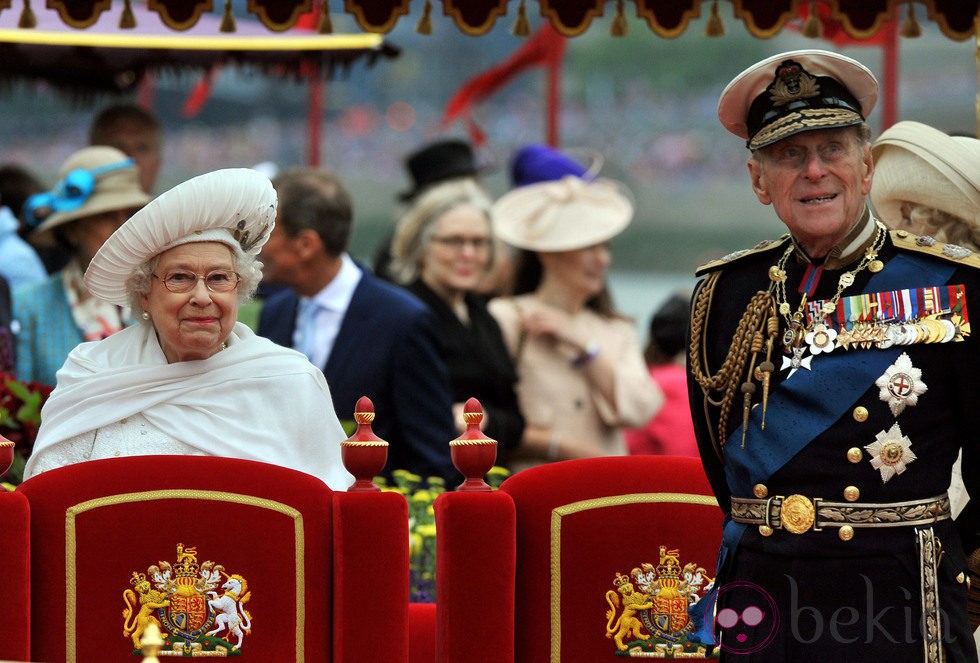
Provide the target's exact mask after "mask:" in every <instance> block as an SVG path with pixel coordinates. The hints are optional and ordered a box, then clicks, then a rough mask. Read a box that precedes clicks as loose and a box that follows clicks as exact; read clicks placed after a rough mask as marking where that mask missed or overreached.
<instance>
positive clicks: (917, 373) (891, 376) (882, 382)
mask: <svg viewBox="0 0 980 663" xmlns="http://www.w3.org/2000/svg"><path fill="white" fill-rule="evenodd" d="M875 386H876V387H878V388H879V389H880V390H881V391H879V392H878V397H879V398H880V399H881V400H883V401H884V402H886V403H888V408H889V409H890V410H891V411H892V415H894V416H896V417H897V416H898V415H899V414H901V413H902V412H903V411H904V410H905V408H906V406H910V405H916V404H917V403H918V402H919V396H921V395H922V394H924V393H926V390H927V389H928V387H927V386H926V383H925V382H923V381H922V370H921V369H918V368H915V367H914V366H912V360H911V359H910V358H909V356H908V355H907V354H906V353H904V352H903V353H902V354H901V356H899V358H898V359H896V360H895V363H894V364H892V365H891V366H889V367H888V368H887V369H885V374H884V375H882V376H881V377H880V378H878V379H877V380H875Z"/></svg>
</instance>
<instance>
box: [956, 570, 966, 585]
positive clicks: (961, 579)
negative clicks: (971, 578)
mask: <svg viewBox="0 0 980 663" xmlns="http://www.w3.org/2000/svg"><path fill="white" fill-rule="evenodd" d="M956 582H958V583H960V584H961V585H962V584H963V583H964V582H966V574H965V573H963V572H962V571H960V572H959V574H957V576H956Z"/></svg>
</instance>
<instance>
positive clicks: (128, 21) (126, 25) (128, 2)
mask: <svg viewBox="0 0 980 663" xmlns="http://www.w3.org/2000/svg"><path fill="white" fill-rule="evenodd" d="M135 27H136V16H135V15H134V14H133V2H132V0H125V1H124V2H123V13H122V16H120V17H119V29H120V30H132V29H133V28H135Z"/></svg>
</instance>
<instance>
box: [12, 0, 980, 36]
mask: <svg viewBox="0 0 980 663" xmlns="http://www.w3.org/2000/svg"><path fill="white" fill-rule="evenodd" d="M34 1H35V2H37V0H34ZM422 1H423V0H415V2H416V3H418V2H422ZM123 2H125V3H126V4H127V5H128V4H130V3H131V2H132V3H133V4H136V3H139V4H143V3H142V2H140V1H139V0H115V2H113V0H45V3H46V6H47V7H48V8H51V9H56V10H57V11H58V14H59V16H60V17H61V20H62V21H64V22H65V24H66V25H69V26H71V27H74V28H87V27H89V26H91V25H93V24H95V22H96V21H98V19H99V16H100V15H101V14H102V13H103V12H105V11H107V10H109V9H110V8H111V6H112V5H113V4H116V5H119V4H123ZM411 2H412V0H248V3H247V8H248V11H249V12H250V13H251V14H253V15H254V16H255V17H256V18H257V19H258V20H259V21H261V22H262V23H263V24H264V25H265V26H266V27H267V28H268V29H269V30H272V31H276V32H281V31H284V30H288V29H290V28H292V27H293V26H295V25H296V22H297V21H298V20H299V19H300V16H302V15H304V14H308V13H309V12H311V11H322V10H326V11H327V13H328V14H329V12H340V11H343V12H346V13H347V14H350V15H351V16H352V17H353V18H354V19H355V21H356V22H357V24H358V25H359V26H360V27H361V29H363V30H365V31H366V32H378V33H386V32H389V31H390V30H392V28H394V27H395V25H396V24H397V23H398V21H399V20H400V19H402V18H404V17H405V16H406V15H407V14H408V13H409V9H410V4H411ZM22 3H23V5H24V6H29V5H30V0H0V10H3V9H11V8H14V10H16V6H17V5H18V4H22ZM424 3H425V11H426V12H427V14H430V13H436V11H437V8H438V5H439V4H441V5H442V12H441V13H442V15H443V16H446V17H449V18H450V19H451V21H452V22H453V23H454V24H455V25H456V27H457V28H459V29H460V30H461V31H463V32H465V33H467V34H470V35H479V34H483V33H485V32H487V31H489V30H490V29H492V28H493V27H494V26H495V25H496V24H497V22H498V21H500V20H506V19H507V17H508V16H510V17H512V18H511V20H513V19H515V18H519V17H522V16H527V17H529V19H530V21H531V22H532V23H534V22H536V21H538V20H540V21H549V22H550V23H551V24H552V25H553V26H554V27H555V29H557V30H558V31H559V32H560V33H562V34H563V35H566V36H569V37H571V36H575V35H579V34H582V33H583V32H585V31H586V30H587V29H588V28H589V26H590V25H591V24H592V22H593V21H594V20H595V19H596V18H600V17H602V16H604V15H605V14H606V12H607V11H608V12H616V13H617V14H618V15H635V16H637V17H638V18H641V19H643V20H644V21H645V22H646V23H647V25H648V26H649V27H650V29H651V30H652V31H653V32H654V33H656V34H658V35H660V36H662V37H676V36H678V35H679V34H681V33H683V32H684V31H685V30H686V29H687V27H688V25H689V23H690V22H691V21H692V20H696V19H698V18H700V17H701V13H702V11H706V10H707V11H711V12H720V15H721V16H722V17H725V16H727V15H730V16H731V17H732V18H734V19H735V20H737V21H741V22H742V23H744V25H745V28H746V29H747V30H748V31H749V32H750V33H751V34H753V35H755V36H757V37H771V36H772V35H774V34H776V33H777V32H779V31H780V30H781V29H782V28H783V27H784V26H785V25H786V24H787V23H788V22H789V21H791V20H793V19H795V18H797V17H798V16H799V11H800V8H801V7H802V6H804V5H811V6H813V5H829V8H830V12H831V16H832V18H833V19H834V20H836V21H839V22H840V23H841V24H842V25H843V27H844V30H845V31H846V32H847V34H848V35H849V36H850V37H852V38H855V39H864V38H868V37H870V36H872V35H873V34H875V32H877V31H878V30H879V29H880V27H881V25H882V23H883V22H884V21H886V20H887V19H888V18H891V17H893V16H894V15H895V11H896V9H897V8H899V7H902V8H907V9H908V11H910V12H912V13H913V14H914V13H918V14H919V17H920V18H924V19H927V20H929V21H933V22H935V23H936V24H937V25H938V26H939V29H940V30H942V32H943V33H944V34H945V35H946V36H948V37H950V38H951V39H956V40H965V39H967V38H969V37H971V36H973V35H976V34H977V23H978V21H980V19H978V13H980V0H721V1H720V2H719V0H441V2H440V0H424ZM146 4H147V5H148V7H149V9H150V10H152V11H153V12H155V13H156V14H157V15H158V16H159V20H160V21H161V22H162V23H163V24H164V25H166V26H168V27H170V28H172V29H174V30H186V29H188V28H190V27H192V26H193V25H195V24H196V23H197V22H198V20H199V19H200V18H201V16H202V15H203V14H204V13H206V12H211V11H213V10H214V9H215V4H216V2H215V0H148V2H147V3H146ZM217 4H218V5H219V6H218V8H219V9H220V8H222V7H225V6H227V7H230V2H229V0H217ZM726 6H727V7H726ZM22 11H23V10H22ZM728 12H731V13H730V14H729V13H728Z"/></svg>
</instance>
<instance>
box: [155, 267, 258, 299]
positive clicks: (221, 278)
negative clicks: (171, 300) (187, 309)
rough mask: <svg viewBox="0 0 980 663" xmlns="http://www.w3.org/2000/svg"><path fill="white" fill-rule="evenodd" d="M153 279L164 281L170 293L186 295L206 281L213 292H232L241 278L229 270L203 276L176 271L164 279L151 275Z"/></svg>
mask: <svg viewBox="0 0 980 663" xmlns="http://www.w3.org/2000/svg"><path fill="white" fill-rule="evenodd" d="M151 276H153V278H155V279H160V280H161V281H163V286H164V287H165V288H166V289H167V290H169V291H170V292H176V293H185V292H190V291H191V290H193V289H194V288H196V287H197V282H198V281H199V280H203V281H204V286H205V287H206V288H207V289H208V290H210V291H211V292H231V291H232V290H234V289H235V288H237V287H238V282H239V281H241V280H242V279H241V277H240V276H239V275H238V274H236V273H235V272H232V271H229V270H227V269H216V270H214V271H213V272H208V273H207V274H204V275H203V276H202V275H200V274H195V273H194V272H185V271H180V270H178V271H175V272H167V274H166V275H164V276H163V277H160V276H157V275H156V274H151Z"/></svg>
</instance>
